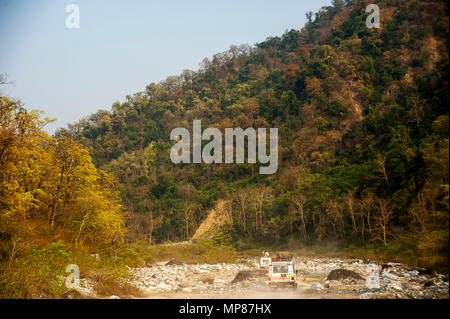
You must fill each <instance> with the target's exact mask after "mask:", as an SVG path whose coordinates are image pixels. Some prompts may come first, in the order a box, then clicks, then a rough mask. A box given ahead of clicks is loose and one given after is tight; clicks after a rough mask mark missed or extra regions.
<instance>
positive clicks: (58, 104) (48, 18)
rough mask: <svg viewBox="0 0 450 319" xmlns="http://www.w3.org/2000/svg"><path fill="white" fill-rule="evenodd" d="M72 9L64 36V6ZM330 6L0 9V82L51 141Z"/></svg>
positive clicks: (33, 3)
mask: <svg viewBox="0 0 450 319" xmlns="http://www.w3.org/2000/svg"><path fill="white" fill-rule="evenodd" d="M70 3H75V4H77V5H78V6H79V8H80V22H81V23H80V26H81V27H80V29H67V28H66V26H65V19H66V16H67V14H66V12H65V7H66V5H68V4H70ZM330 3H331V0H278V1H270V2H269V1H261V0H260V1H256V0H225V1H212V0H191V1H181V0H180V1H175V0H173V1H151V0H148V1H143V0H141V1H138V0H132V1H125V0H123V1H118V0H117V1H113V0H72V1H64V0H53V1H51V0H28V1H27V0H0V45H1V47H0V74H6V75H7V76H8V79H9V80H10V81H13V84H14V85H13V86H6V87H3V88H2V89H1V90H2V93H3V94H4V95H7V96H10V97H14V98H19V99H21V100H22V102H23V103H24V104H25V107H26V108H29V109H31V108H38V109H42V110H44V111H45V112H46V114H47V116H50V117H56V118H57V119H58V120H57V121H56V122H55V123H53V124H51V125H50V126H49V127H47V130H48V131H49V132H53V131H54V130H55V129H56V128H58V127H62V126H66V124H67V123H73V122H75V121H77V120H79V119H80V118H81V117H83V116H86V115H89V114H91V113H94V112H96V111H97V110H98V109H110V107H111V104H112V103H113V102H115V101H124V98H125V96H126V95H127V94H133V93H135V92H139V91H142V90H144V88H145V86H146V85H148V84H149V83H151V82H159V81H161V80H164V79H165V78H166V77H167V76H168V75H176V74H179V73H180V72H182V71H183V70H184V69H191V70H197V69H198V65H199V63H200V62H201V61H202V60H203V59H204V58H205V57H208V58H210V57H212V55H213V54H215V53H218V52H223V51H225V50H227V49H228V48H229V47H230V45H232V44H235V45H240V44H250V45H253V44H255V43H257V42H261V41H264V40H265V39H266V38H267V37H269V36H281V35H282V34H283V33H284V31H285V30H288V29H301V28H302V27H303V25H304V24H305V13H306V12H307V11H313V12H316V11H317V10H318V9H319V8H320V7H322V6H325V5H330Z"/></svg>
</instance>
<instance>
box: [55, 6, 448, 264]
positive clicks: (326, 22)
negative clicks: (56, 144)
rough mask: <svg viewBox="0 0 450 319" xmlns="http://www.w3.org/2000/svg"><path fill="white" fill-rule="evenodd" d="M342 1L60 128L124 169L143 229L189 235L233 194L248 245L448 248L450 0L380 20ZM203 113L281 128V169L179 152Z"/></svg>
mask: <svg viewBox="0 0 450 319" xmlns="http://www.w3.org/2000/svg"><path fill="white" fill-rule="evenodd" d="M333 3H334V4H333V6H330V7H324V8H322V9H321V10H320V11H319V12H317V13H315V14H314V15H312V14H308V15H307V16H308V19H309V22H308V23H307V24H306V25H305V26H304V28H302V29H301V30H300V31H298V30H290V31H287V32H286V33H284V34H283V35H282V36H281V37H271V38H268V39H267V40H266V41H264V42H262V43H258V44H256V45H255V46H253V47H250V46H247V45H242V46H232V47H231V48H230V50H229V51H227V52H223V53H219V54H216V55H214V56H213V57H212V59H205V60H204V61H203V62H202V64H201V68H200V69H199V70H198V71H197V72H193V71H188V70H186V71H184V72H183V73H182V74H180V75H179V76H173V77H168V78H167V79H166V80H165V81H163V82H161V83H158V84H156V83H151V84H150V85H148V86H147V87H146V90H145V91H144V92H139V93H136V94H133V95H130V96H127V101H126V102H124V103H116V104H114V105H113V106H112V111H110V112H109V111H99V112H97V113H96V114H93V115H91V116H89V117H87V118H85V119H83V120H81V121H79V122H78V123H76V124H73V125H71V126H70V127H69V128H68V129H67V130H60V131H59V132H58V133H57V135H69V136H72V137H74V138H75V139H77V140H78V141H79V142H81V143H82V144H83V145H85V146H86V147H87V148H88V149H89V151H90V153H91V154H92V156H93V160H94V162H95V163H96V165H97V166H99V167H101V168H102V169H105V170H107V171H110V172H112V173H113V174H114V175H115V176H116V177H117V178H118V180H119V181H120V184H119V188H120V191H121V197H122V199H123V203H124V205H125V207H126V209H127V211H128V212H129V213H130V214H131V219H130V220H129V221H128V227H129V229H130V231H129V240H135V239H148V237H149V236H151V237H152V238H153V240H154V241H156V242H161V241H167V240H172V241H177V240H185V239H186V237H188V236H192V234H193V232H194V231H193V230H195V229H196V227H198V225H199V224H200V223H201V221H202V220H203V219H204V218H205V217H206V212H207V210H208V209H209V208H211V207H213V206H214V202H215V201H216V200H218V199H230V200H232V205H233V221H234V222H233V226H230V227H228V228H227V229H226V230H224V231H225V232H226V233H227V234H228V235H229V236H228V237H227V236H225V237H227V238H230V237H231V239H230V240H231V241H233V242H235V243H236V242H240V243H242V242H254V243H260V244H267V243H269V242H270V243H274V244H282V243H286V242H287V241H288V240H291V239H297V240H300V241H302V242H315V241H317V240H318V241H321V240H339V241H344V242H359V243H361V244H362V243H377V242H378V243H381V244H383V245H389V244H390V243H391V244H392V247H391V248H392V249H393V250H396V251H402V250H403V251H408V252H409V254H411V256H410V257H411V258H415V257H416V256H418V255H419V256H422V257H423V259H424V260H425V259H427V260H429V259H430V258H431V259H432V260H433V262H436V263H438V264H439V263H442V262H444V260H445V259H448V258H447V257H444V255H445V256H447V254H448V109H447V107H446V105H447V104H448V7H447V4H446V2H445V1H381V2H380V3H379V4H378V5H379V7H380V8H381V13H380V17H381V28H379V29H369V28H367V27H366V26H365V19H366V17H367V14H366V13H365V7H366V5H367V4H368V3H369V2H368V1H345V2H344V1H334V2H333ZM194 119H201V120H202V125H203V127H217V128H219V129H220V130H221V131H222V132H223V130H224V128H226V127H242V128H244V129H245V128H247V127H255V128H257V127H277V128H279V136H280V142H279V145H280V148H279V161H280V164H279V169H278V172H277V173H276V174H274V175H269V176H263V175H259V174H258V173H257V167H258V166H257V164H238V165H231V164H218V165H175V164H172V163H171V162H170V158H169V149H170V147H171V145H172V142H171V141H170V140H169V136H170V132H171V130H172V129H173V128H175V127H186V128H191V127H192V120H194ZM186 228H189V229H190V230H189V231H187V230H186ZM442 254H444V255H442ZM431 255H432V256H433V257H431ZM422 257H421V258H422ZM444 263H445V262H444Z"/></svg>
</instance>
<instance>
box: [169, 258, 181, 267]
mask: <svg viewBox="0 0 450 319" xmlns="http://www.w3.org/2000/svg"><path fill="white" fill-rule="evenodd" d="M174 265H175V266H180V265H184V263H183V262H182V261H179V260H178V259H172V260H170V261H168V262H167V263H166V266H174Z"/></svg>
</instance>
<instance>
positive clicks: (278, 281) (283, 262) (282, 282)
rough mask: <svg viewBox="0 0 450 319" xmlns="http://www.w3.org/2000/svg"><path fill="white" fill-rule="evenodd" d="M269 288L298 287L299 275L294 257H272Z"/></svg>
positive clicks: (282, 254) (283, 255)
mask: <svg viewBox="0 0 450 319" xmlns="http://www.w3.org/2000/svg"><path fill="white" fill-rule="evenodd" d="M269 286H270V287H271V288H277V287H293V288H296V287H297V274H296V271H295V268H294V262H293V258H292V255H289V254H284V253H279V254H277V256H274V257H272V260H271V263H270V265H269Z"/></svg>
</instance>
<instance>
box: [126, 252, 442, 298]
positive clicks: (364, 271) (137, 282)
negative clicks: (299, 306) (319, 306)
mask: <svg viewBox="0 0 450 319" xmlns="http://www.w3.org/2000/svg"><path fill="white" fill-rule="evenodd" d="M295 265H296V269H297V270H298V277H297V279H298V287H297V288H296V289H294V288H282V289H271V288H269V287H268V281H267V275H266V272H265V271H264V270H263V271H261V270H260V269H259V266H258V261H257V259H245V260H241V262H240V263H236V264H229V263H222V264H212V265H210V264H192V265H187V264H182V263H179V262H177V261H171V262H169V263H167V262H163V263H158V264H155V265H151V266H147V267H143V268H130V272H131V274H132V276H131V278H129V279H128V280H127V283H128V284H131V285H133V286H136V287H138V288H140V289H142V290H143V291H144V293H145V296H146V297H148V298H183V299H189V298H448V297H449V295H448V292H449V285H448V278H447V277H446V276H444V275H441V274H433V273H429V272H428V271H426V270H425V269H421V268H417V267H407V266H405V265H402V264H399V263H386V264H381V263H376V262H374V261H367V260H366V261H363V260H347V259H345V260H344V259H333V258H309V257H308V258H306V257H296V258H295ZM338 270H339V271H338ZM342 270H345V271H342ZM332 271H334V272H333V273H332ZM239 273H240V275H239V276H237V275H238V274H239ZM330 273H332V274H330Z"/></svg>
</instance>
